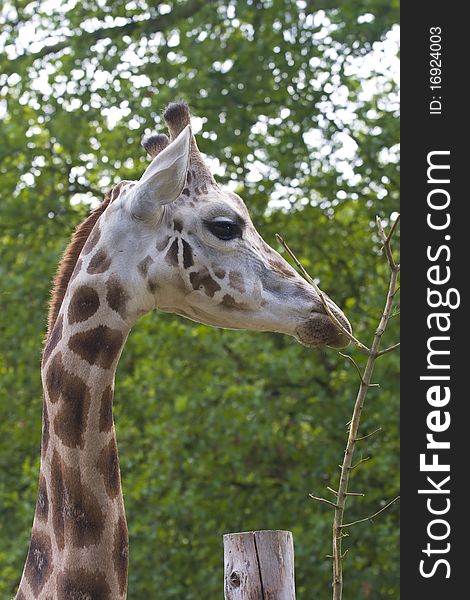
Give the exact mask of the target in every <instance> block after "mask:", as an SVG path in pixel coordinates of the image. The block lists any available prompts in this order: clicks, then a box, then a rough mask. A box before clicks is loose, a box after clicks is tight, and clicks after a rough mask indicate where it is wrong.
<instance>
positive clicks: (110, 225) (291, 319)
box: [15, 101, 351, 600]
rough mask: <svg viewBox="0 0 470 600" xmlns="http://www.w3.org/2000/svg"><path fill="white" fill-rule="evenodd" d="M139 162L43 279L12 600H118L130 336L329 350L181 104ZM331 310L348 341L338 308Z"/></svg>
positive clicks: (294, 282) (306, 296)
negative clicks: (36, 402) (28, 489)
mask: <svg viewBox="0 0 470 600" xmlns="http://www.w3.org/2000/svg"><path fill="white" fill-rule="evenodd" d="M164 118H165V121H166V123H167V126H168V129H169V133H170V138H168V137H167V136H166V135H163V134H161V135H153V136H151V137H150V138H148V139H146V140H145V141H144V142H143V145H144V148H145V149H146V150H147V152H148V154H149V155H150V157H151V159H152V160H151V162H150V164H149V166H148V167H147V169H146V170H145V172H144V174H143V175H142V177H141V178H140V180H139V181H137V182H130V181H121V182H120V183H118V184H117V185H116V186H115V187H114V188H113V189H112V190H111V192H110V193H108V194H106V196H105V199H104V200H103V202H102V204H101V205H100V206H99V207H98V208H97V209H96V210H95V211H94V212H93V213H92V214H91V215H90V216H89V217H88V219H87V220H86V221H85V222H84V223H82V224H81V225H80V226H79V227H78V228H77V229H76V231H75V233H74V235H73V236H72V240H71V242H70V244H69V246H68V248H67V249H66V251H65V253H64V256H63V258H62V261H61V263H60V265H59V268H58V272H57V275H56V278H55V281H54V288H53V293H52V297H51V303H50V309H49V318H48V332H47V335H46V338H45V346H44V350H43V356H42V367H41V374H42V382H43V388H44V404H43V428H42V442H41V466H40V475H39V487H38V495H37V502H36V510H35V515H34V521H33V528H32V533H31V540H30V546H29V552H28V555H27V559H26V563H25V566H24V570H23V575H22V578H21V582H20V585H19V589H18V592H17V595H16V597H15V598H16V600H33V599H35V600H38V599H39V600H56V599H57V600H78V599H86V600H123V599H124V598H126V593H127V568H128V567H127V565H128V533H127V525H126V516H125V510H124V502H123V496H122V490H121V481H120V470H119V460H118V450H117V445H116V435H115V428H114V422H113V414H112V403H113V395H114V377H115V371H116V367H117V363H118V360H119V357H120V354H121V351H122V349H123V346H124V344H125V341H126V338H127V336H128V334H129V331H130V329H131V327H132V326H133V325H134V323H135V322H136V321H137V320H138V318H139V317H140V316H141V315H143V314H144V313H147V312H149V311H151V310H153V309H159V310H162V311H167V312H174V313H177V314H179V315H182V316H183V317H186V318H188V319H191V320H194V321H197V322H201V323H205V324H208V325H211V326H215V327H223V328H232V329H250V330H259V331H274V332H280V333H285V334H288V335H291V336H294V337H295V338H297V340H298V341H300V342H301V343H303V344H304V345H306V346H309V347H318V346H322V345H330V346H334V347H341V346H344V345H346V343H347V340H346V338H345V336H344V334H342V333H341V332H339V331H338V329H337V328H336V327H335V326H334V325H333V324H332V322H331V321H330V319H329V318H328V316H327V315H326V314H325V311H324V309H323V307H322V304H321V302H320V300H319V298H318V296H317V294H316V292H315V291H314V290H313V288H312V287H311V286H310V285H308V284H307V283H306V282H305V281H304V280H303V279H302V278H301V277H300V276H299V275H298V274H297V272H296V271H295V270H294V269H292V268H291V267H290V266H289V264H288V263H287V262H286V261H285V260H284V259H283V258H282V257H281V256H280V255H279V254H278V253H277V252H276V251H274V250H273V249H272V248H271V247H270V246H268V244H266V243H265V242H264V240H263V239H262V238H261V236H260V235H259V234H258V233H257V231H256V230H255V228H254V226H253V224H252V222H251V219H250V216H249V214H248V211H247V208H246V206H245V204H244V203H243V201H242V199H241V198H240V197H239V196H238V195H236V194H235V193H233V192H230V191H224V190H222V189H221V188H220V187H219V186H218V184H217V183H216V181H215V180H214V178H213V176H212V174H211V172H210V170H209V169H208V167H207V166H206V164H205V162H204V160H203V157H202V155H201V154H200V152H199V150H198V147H197V144H196V140H195V138H194V136H193V134H192V131H191V125H190V113H189V109H188V106H187V105H186V104H185V103H184V102H181V101H180V102H175V103H172V104H170V105H169V106H168V107H167V109H166V111H165V113H164ZM327 301H328V302H329V304H330V307H331V310H332V311H333V312H334V314H335V315H336V316H337V318H338V319H339V320H340V322H341V323H342V324H343V325H344V326H345V327H346V328H347V329H348V330H349V331H350V330H351V328H350V325H349V323H348V321H347V319H346V317H345V316H344V315H343V313H342V312H341V310H340V309H339V308H338V307H337V306H336V305H335V304H334V303H333V302H332V301H331V300H329V299H328V300H327Z"/></svg>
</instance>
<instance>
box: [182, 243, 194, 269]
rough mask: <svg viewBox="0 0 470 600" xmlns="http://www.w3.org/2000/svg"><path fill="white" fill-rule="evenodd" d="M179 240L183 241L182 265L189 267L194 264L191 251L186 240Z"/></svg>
mask: <svg viewBox="0 0 470 600" xmlns="http://www.w3.org/2000/svg"><path fill="white" fill-rule="evenodd" d="M181 241H182V242H183V267H184V268H185V269H189V267H192V266H193V265H194V258H193V251H192V249H191V246H190V245H189V244H188V242H187V241H186V240H183V239H182V240H181Z"/></svg>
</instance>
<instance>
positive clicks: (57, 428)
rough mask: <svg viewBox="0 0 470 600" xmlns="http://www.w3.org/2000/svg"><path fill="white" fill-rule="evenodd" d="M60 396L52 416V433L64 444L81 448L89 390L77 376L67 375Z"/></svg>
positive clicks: (83, 442)
mask: <svg viewBox="0 0 470 600" xmlns="http://www.w3.org/2000/svg"><path fill="white" fill-rule="evenodd" d="M61 397H62V402H61V406H60V409H59V411H58V412H57V414H56V416H55V418H54V433H55V434H56V435H57V436H58V437H59V438H60V439H61V441H62V443H63V444H64V445H65V446H68V447H69V448H76V447H77V446H79V447H80V448H81V449H82V450H83V448H84V446H85V430H86V427H87V422H88V413H89V410H90V391H89V389H88V387H87V386H86V385H85V383H83V381H82V380H81V379H80V378H79V377H75V375H68V378H67V380H66V381H64V387H63V390H62V393H61Z"/></svg>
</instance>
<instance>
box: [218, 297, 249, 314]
mask: <svg viewBox="0 0 470 600" xmlns="http://www.w3.org/2000/svg"><path fill="white" fill-rule="evenodd" d="M220 305H221V306H223V307H224V308H227V309H229V310H233V309H237V310H245V309H246V305H245V304H243V303H242V302H237V301H236V300H235V298H234V297H233V296H231V295H230V294H225V296H224V297H223V298H222V301H221V302H220Z"/></svg>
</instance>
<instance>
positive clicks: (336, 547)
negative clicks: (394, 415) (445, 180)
mask: <svg viewBox="0 0 470 600" xmlns="http://www.w3.org/2000/svg"><path fill="white" fill-rule="evenodd" d="M399 221H400V217H399V216H398V218H397V219H396V221H395V222H394V223H393V225H392V227H391V229H390V231H389V233H388V235H386V234H385V231H384V229H383V227H382V223H381V220H380V219H379V217H377V219H376V223H377V229H378V233H379V237H380V239H381V241H382V243H383V250H384V252H385V256H386V258H387V262H388V266H389V271H390V280H389V285H388V291H387V298H386V301H385V306H384V309H383V311H382V316H381V318H380V321H379V325H378V327H377V329H376V331H375V335H374V338H373V341H372V346H371V347H370V349H369V348H368V347H367V346H366V345H364V344H363V343H362V342H360V341H359V340H357V339H356V338H355V337H354V336H353V335H352V334H351V333H349V331H347V330H346V329H345V328H344V327H343V326H342V324H341V323H340V322H339V321H338V319H337V318H336V316H335V315H334V314H333V313H332V311H331V310H330V308H329V306H328V304H327V302H326V299H325V297H324V295H323V293H322V292H321V290H320V289H319V287H318V286H317V284H316V283H315V281H314V280H313V279H312V277H310V275H309V274H308V273H307V271H306V270H305V269H304V267H303V266H302V265H301V263H300V261H299V260H298V259H297V257H296V256H295V254H294V253H293V252H292V250H291V249H290V248H289V246H288V245H287V244H286V242H285V241H284V239H283V238H282V237H281V236H280V235H278V234H276V237H277V239H278V241H279V242H280V243H281V244H282V246H284V248H285V249H286V251H287V253H288V254H289V255H290V257H291V258H292V260H293V261H294V262H295V264H296V265H297V267H298V268H299V270H300V272H301V273H302V275H303V276H304V277H305V279H306V280H307V281H308V282H309V283H310V284H311V285H312V286H313V288H314V289H315V291H316V292H317V294H318V296H319V298H320V300H321V302H322V305H323V308H324V309H325V312H326V314H327V315H328V316H329V317H330V319H331V321H332V322H333V323H334V325H335V326H336V327H337V328H338V329H339V330H340V331H341V332H342V333H343V334H344V335H345V336H346V337H347V338H348V339H349V340H350V341H352V342H354V343H355V344H356V346H358V347H359V348H360V349H361V350H363V351H365V352H366V354H367V362H366V365H365V368H364V372H363V373H361V370H360V369H359V367H358V365H357V363H356V362H355V360H354V359H353V358H352V357H351V356H349V355H347V354H342V353H341V352H340V354H341V356H343V357H345V358H347V359H348V360H350V361H351V362H352V364H353V365H354V367H355V369H356V371H357V373H358V375H359V380H360V385H359V390H358V392H357V397H356V402H355V404H354V409H353V415H352V419H351V421H350V422H349V423H348V441H347V444H346V449H345V451H344V458H343V462H342V464H341V465H339V467H340V469H341V475H340V479H339V485H338V490H337V491H336V490H334V489H333V488H331V487H328V490H329V491H330V492H332V493H333V494H334V495H335V496H336V503H334V502H331V501H330V500H326V499H325V498H318V497H316V496H313V495H312V494H309V495H310V497H311V498H313V499H314V500H317V501H318V502H322V503H324V504H327V505H329V506H332V507H333V508H334V510H335V514H334V520H333V531H332V538H333V554H332V559H333V583H332V589H333V600H341V599H342V594H343V559H344V556H345V554H346V552H347V550H346V552H343V551H342V546H341V544H342V538H343V537H344V531H343V529H344V528H345V527H350V526H351V525H354V524H356V523H361V522H363V521H367V520H371V519H372V518H374V517H376V516H377V515H379V514H381V513H382V512H384V511H385V510H386V509H387V508H388V507H389V506H391V505H392V504H393V503H394V502H396V501H397V500H398V497H397V498H395V499H394V500H392V502H389V503H388V504H387V505H386V506H384V507H383V508H382V509H381V510H379V511H377V512H376V513H374V514H373V515H372V516H371V517H368V518H367V519H360V520H359V521H354V522H352V523H347V524H344V523H343V519H344V511H345V505H346V499H347V497H348V496H363V495H364V494H362V493H358V492H349V491H348V486H349V478H350V476H351V472H352V471H353V470H354V469H355V468H356V467H358V466H359V465H360V464H362V463H363V462H365V461H367V460H369V458H370V457H367V458H361V460H359V462H357V463H356V464H354V465H353V456H354V450H355V445H356V442H358V441H361V440H365V439H367V438H369V437H371V436H372V435H374V434H375V433H377V432H378V431H380V429H381V428H378V429H376V430H375V431H372V432H371V433H369V434H367V435H364V436H362V437H358V431H359V423H360V418H361V414H362V409H363V407H364V401H365V399H366V395H367V392H368V390H369V388H371V387H379V385H378V384H374V383H371V378H372V373H373V370H374V366H375V361H376V360H377V358H378V357H380V356H383V355H384V354H387V353H389V352H392V351H393V350H396V349H397V348H398V347H399V344H393V345H391V346H389V347H388V348H385V349H384V350H380V349H379V347H380V342H381V339H382V336H383V334H384V331H385V329H386V327H387V324H388V321H389V319H390V317H391V316H392V310H393V301H394V297H395V294H396V292H397V290H398V283H397V282H398V273H399V271H400V265H399V264H397V263H396V261H395V259H394V256H393V252H392V247H391V242H392V238H393V235H394V233H395V231H396V230H397V227H398V223H399Z"/></svg>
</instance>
